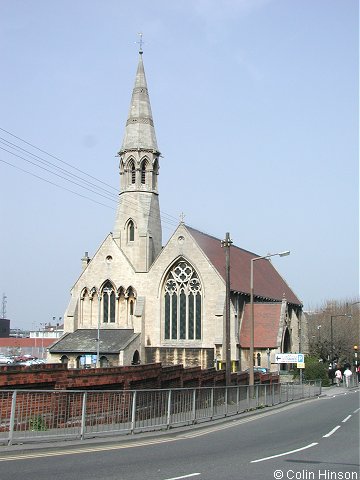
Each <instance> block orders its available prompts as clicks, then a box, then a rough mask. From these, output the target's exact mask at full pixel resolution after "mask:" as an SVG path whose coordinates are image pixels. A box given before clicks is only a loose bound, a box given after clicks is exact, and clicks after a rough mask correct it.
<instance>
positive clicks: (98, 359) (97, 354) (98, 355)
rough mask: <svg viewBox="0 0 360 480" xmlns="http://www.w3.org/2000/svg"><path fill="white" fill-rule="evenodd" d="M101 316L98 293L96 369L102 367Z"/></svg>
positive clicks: (99, 294) (99, 295)
mask: <svg viewBox="0 0 360 480" xmlns="http://www.w3.org/2000/svg"><path fill="white" fill-rule="evenodd" d="M100 315H101V293H100V290H99V292H98V324H97V337H96V368H99V367H100Z"/></svg>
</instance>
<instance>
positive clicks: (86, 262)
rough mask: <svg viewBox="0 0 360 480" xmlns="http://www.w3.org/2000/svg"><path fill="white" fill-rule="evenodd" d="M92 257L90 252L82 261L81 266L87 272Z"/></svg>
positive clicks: (86, 253)
mask: <svg viewBox="0 0 360 480" xmlns="http://www.w3.org/2000/svg"><path fill="white" fill-rule="evenodd" d="M90 260H91V259H90V257H89V252H85V255H84V256H83V258H82V259H81V264H82V269H83V270H85V268H86V267H87V266H88V263H89V262H90Z"/></svg>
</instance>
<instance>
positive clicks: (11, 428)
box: [8, 390, 17, 445]
mask: <svg viewBox="0 0 360 480" xmlns="http://www.w3.org/2000/svg"><path fill="white" fill-rule="evenodd" d="M16 394H17V391H16V390H14V391H13V394H12V397H11V413H10V425H9V438H8V445H12V441H13V435H14V425H15V409H16Z"/></svg>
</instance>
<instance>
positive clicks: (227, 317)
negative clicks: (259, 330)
mask: <svg viewBox="0 0 360 480" xmlns="http://www.w3.org/2000/svg"><path fill="white" fill-rule="evenodd" d="M232 243H233V242H232V240H230V233H228V232H227V233H226V235H225V240H222V241H221V246H222V247H224V248H225V287H226V293H225V298H226V302H225V303H226V305H225V379H226V380H225V382H226V386H229V385H230V384H231V353H230V247H231V244H232Z"/></svg>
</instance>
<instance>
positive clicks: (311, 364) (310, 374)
mask: <svg viewBox="0 0 360 480" xmlns="http://www.w3.org/2000/svg"><path fill="white" fill-rule="evenodd" d="M299 374H300V370H299V369H297V371H296V376H297V377H298V376H299ZM303 375H304V380H321V381H322V385H323V386H324V387H328V386H329V384H330V383H329V375H328V368H327V364H324V363H323V362H319V359H318V358H317V357H310V356H307V357H305V368H304V370H303Z"/></svg>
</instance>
